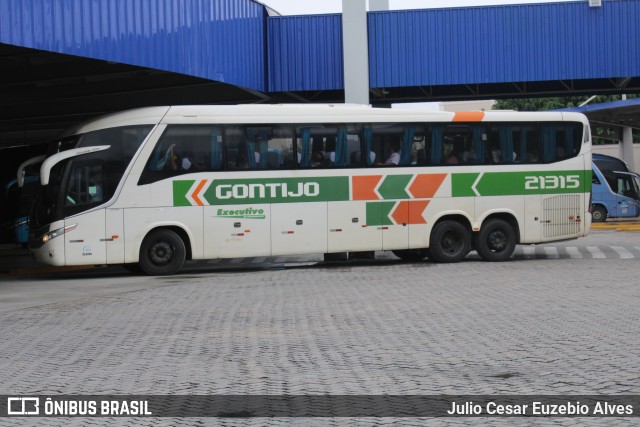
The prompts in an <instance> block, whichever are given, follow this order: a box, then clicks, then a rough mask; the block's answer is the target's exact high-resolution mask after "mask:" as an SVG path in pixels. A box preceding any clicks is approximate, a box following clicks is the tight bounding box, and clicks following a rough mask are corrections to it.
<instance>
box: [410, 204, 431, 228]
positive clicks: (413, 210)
mask: <svg viewBox="0 0 640 427" xmlns="http://www.w3.org/2000/svg"><path fill="white" fill-rule="evenodd" d="M428 204H429V200H411V201H409V213H408V217H409V220H408V223H409V224H426V223H427V221H425V219H424V217H423V216H422V213H423V212H424V210H425V209H427V205H428Z"/></svg>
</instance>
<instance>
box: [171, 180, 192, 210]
mask: <svg viewBox="0 0 640 427" xmlns="http://www.w3.org/2000/svg"><path fill="white" fill-rule="evenodd" d="M194 182H196V181H195V180H177V181H173V206H191V202H189V200H188V199H187V193H188V192H189V189H190V188H191V186H192V185H193V183H194Z"/></svg>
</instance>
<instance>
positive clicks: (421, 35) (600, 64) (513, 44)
mask: <svg viewBox="0 0 640 427" xmlns="http://www.w3.org/2000/svg"><path fill="white" fill-rule="evenodd" d="M639 18H640V1H638V0H604V1H603V4H602V7H589V4H588V2H587V1H579V2H563V3H544V4H524V5H505V6H483V7H467V8H447V9H424V10H404V11H382V12H370V13H369V14H368V26H369V35H368V37H369V55H370V58H369V81H370V87H372V88H392V87H412V86H437V85H464V84H486V83H505V82H527V81H551V80H577V79H595V78H615V77H625V76H640V49H638V47H637V44H638V41H639V40H640V25H638V19H639ZM269 47H270V52H269V70H270V74H269V90H271V91H289V90H292V91H294V90H326V89H342V88H343V85H344V82H343V78H342V72H343V68H342V67H343V64H342V53H341V52H342V40H341V20H340V15H309V16H304V17H299V16H295V17H278V18H269ZM328 64H329V65H330V66H331V67H333V68H332V69H331V70H328V69H325V67H327V65H328Z"/></svg>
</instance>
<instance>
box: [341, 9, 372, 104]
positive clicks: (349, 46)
mask: <svg viewBox="0 0 640 427" xmlns="http://www.w3.org/2000/svg"><path fill="white" fill-rule="evenodd" d="M342 48H343V55H344V101H345V102H347V103H355V104H365V105H368V104H369V45H368V36H367V0H342Z"/></svg>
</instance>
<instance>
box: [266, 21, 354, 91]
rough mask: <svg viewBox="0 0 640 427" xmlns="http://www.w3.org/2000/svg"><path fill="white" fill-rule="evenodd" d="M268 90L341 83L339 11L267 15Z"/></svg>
mask: <svg viewBox="0 0 640 427" xmlns="http://www.w3.org/2000/svg"><path fill="white" fill-rule="evenodd" d="M268 22H269V23H268V29H269V90H270V91H272V92H280V91H301V90H333V89H342V88H343V87H344V78H343V58H342V22H341V15H336V14H332V15H309V16H293V17H270V18H269V19H268Z"/></svg>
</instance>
